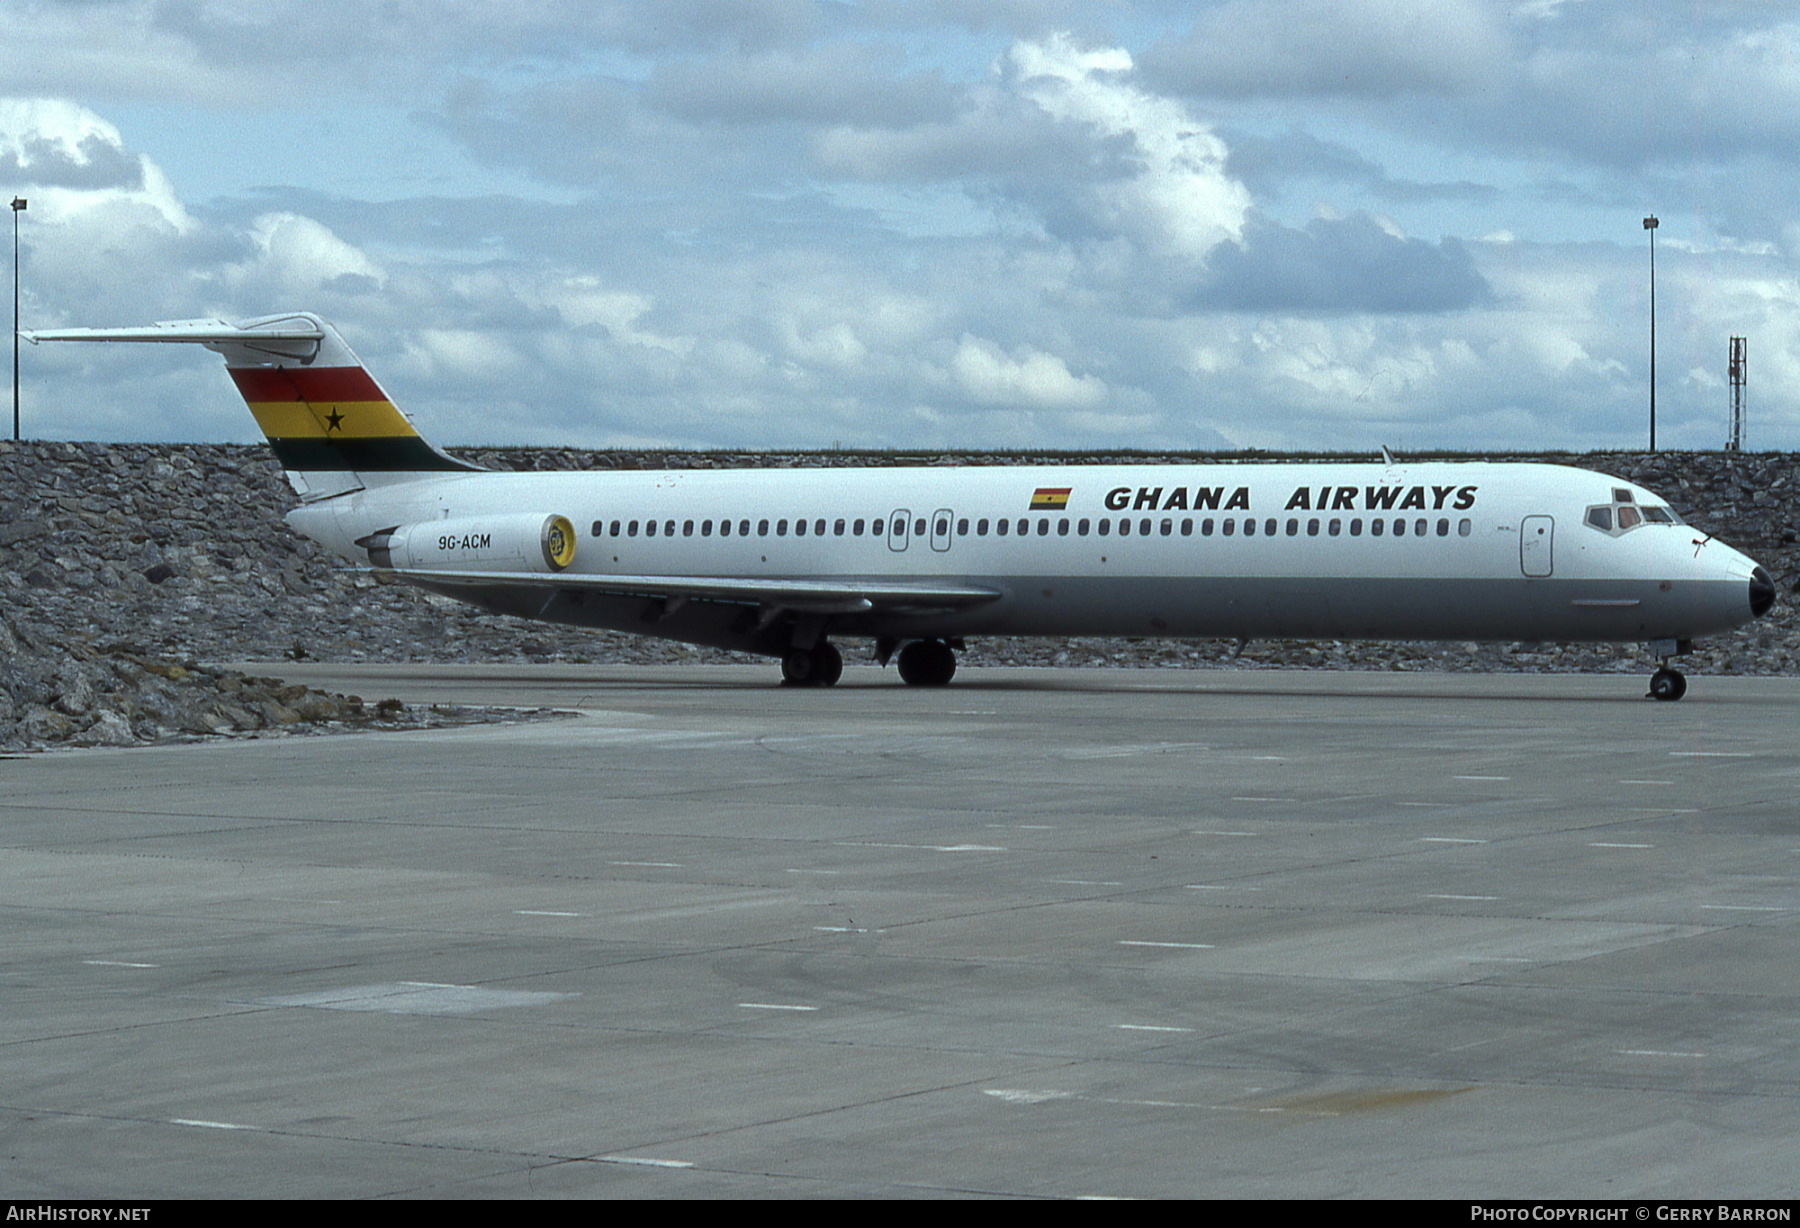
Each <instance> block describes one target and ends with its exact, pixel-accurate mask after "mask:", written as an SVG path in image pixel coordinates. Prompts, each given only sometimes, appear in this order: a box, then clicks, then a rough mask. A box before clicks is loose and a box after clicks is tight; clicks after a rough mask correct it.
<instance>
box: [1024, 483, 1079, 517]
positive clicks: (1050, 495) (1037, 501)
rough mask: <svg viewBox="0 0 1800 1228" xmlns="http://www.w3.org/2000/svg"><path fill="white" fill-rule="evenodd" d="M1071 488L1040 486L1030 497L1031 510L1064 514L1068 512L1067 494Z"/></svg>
mask: <svg viewBox="0 0 1800 1228" xmlns="http://www.w3.org/2000/svg"><path fill="white" fill-rule="evenodd" d="M1073 489H1075V488H1074V487H1072V486H1040V487H1038V488H1037V490H1036V491H1035V492H1033V494H1032V496H1031V510H1032V511H1034V512H1066V511H1068V510H1069V492H1070V491H1072V490H1073Z"/></svg>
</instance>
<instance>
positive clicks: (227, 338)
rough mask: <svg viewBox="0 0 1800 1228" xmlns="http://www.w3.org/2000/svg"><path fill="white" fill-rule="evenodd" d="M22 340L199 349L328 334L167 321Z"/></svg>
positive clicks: (303, 326) (49, 332) (60, 331)
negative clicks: (176, 344) (157, 344)
mask: <svg viewBox="0 0 1800 1228" xmlns="http://www.w3.org/2000/svg"><path fill="white" fill-rule="evenodd" d="M19 336H21V337H23V338H25V340H27V341H29V342H31V344H33V345H36V344H37V343H38V342H40V341H186V342H189V343H191V344H195V345H216V344H221V343H236V344H239V345H243V344H252V343H259V342H269V341H311V342H315V343H316V342H318V341H322V340H324V337H325V330H324V329H322V328H320V327H319V326H318V325H316V324H307V323H305V322H303V321H296V322H294V323H289V324H287V325H285V326H284V327H282V328H244V327H242V326H240V325H236V324H227V323H226V322H225V321H223V320H164V321H161V322H160V323H156V324H151V325H149V326H147V327H140V328H38V329H31V330H28V331H26V332H22V333H20V334H19Z"/></svg>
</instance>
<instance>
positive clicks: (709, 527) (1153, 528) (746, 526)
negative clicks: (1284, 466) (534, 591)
mask: <svg viewBox="0 0 1800 1228" xmlns="http://www.w3.org/2000/svg"><path fill="white" fill-rule="evenodd" d="M676 523H677V522H675V521H673V520H662V521H658V520H646V521H642V522H641V524H642V530H643V535H644V536H645V537H657V536H662V537H674V536H675V535H676V531H677V530H676ZM1034 523H1035V524H1036V525H1037V530H1036V531H1037V535H1038V536H1039V537H1049V536H1050V535H1051V534H1052V533H1054V534H1056V536H1058V537H1067V536H1069V534H1070V532H1071V531H1073V532H1074V534H1075V536H1077V537H1087V536H1089V535H1090V534H1094V533H1097V534H1098V535H1099V536H1101V537H1110V536H1112V535H1113V533H1114V532H1115V529H1116V532H1117V533H1118V535H1119V536H1120V537H1130V536H1132V535H1133V534H1134V533H1135V534H1136V535H1137V536H1139V537H1150V536H1156V535H1160V536H1162V537H1173V536H1174V535H1175V534H1176V532H1177V527H1176V526H1177V524H1179V526H1180V528H1179V532H1180V535H1181V536H1182V537H1192V536H1193V535H1194V527H1195V522H1194V518H1193V517H1192V516H1184V517H1182V518H1181V520H1180V521H1179V522H1178V521H1176V520H1175V519H1174V518H1173V517H1169V516H1164V517H1162V518H1161V519H1160V520H1158V519H1156V518H1155V517H1151V516H1145V517H1142V518H1140V519H1138V520H1136V521H1134V520H1132V518H1131V517H1129V516H1121V517H1120V518H1119V520H1118V521H1117V524H1116V526H1115V523H1114V521H1113V520H1112V519H1111V518H1110V517H1101V518H1100V519H1099V520H1098V521H1094V520H1089V519H1088V518H1086V517H1083V518H1081V519H1080V520H1070V519H1068V518H1067V517H1057V518H1055V519H1052V518H1050V517H1047V516H1046V517H1039V518H1036V519H1035V521H1034V520H1033V519H1032V518H1030V517H1023V516H1022V517H1020V518H1019V519H1018V520H1017V521H1016V522H1015V521H1012V520H994V521H989V520H988V519H986V518H985V517H984V518H982V519H980V520H977V521H975V536H976V537H986V536H988V534H989V533H990V532H992V534H993V535H994V536H995V537H1006V536H1008V535H1012V536H1017V537H1024V536H1027V535H1028V534H1029V533H1031V532H1032V528H1031V526H1032V525H1033V524H1034ZM639 525H640V522H639V521H636V520H624V521H620V520H615V521H612V522H611V524H610V525H609V524H608V523H607V522H606V521H603V520H596V521H594V526H593V535H594V536H595V537H603V536H611V537H636V536H637V535H638V532H639ZM734 525H735V528H734ZM828 525H829V530H830V534H831V535H832V536H834V537H843V536H845V535H848V536H851V537H865V536H868V537H883V536H886V535H887V533H888V523H887V520H886V518H885V517H876V518H873V519H869V520H844V519H838V520H834V521H825V520H812V521H807V520H795V521H793V522H791V528H792V532H793V535H794V536H795V537H805V536H807V535H808V534H809V533H810V534H811V535H812V536H814V537H824V536H826V532H827V526H828ZM1134 525H1135V526H1136V527H1135V528H1134V527H1133V526H1134ZM1259 525H1260V526H1261V527H1260V528H1259V527H1258V526H1259ZM1450 525H1451V521H1450V518H1449V517H1447V516H1440V517H1439V518H1438V519H1437V521H1436V522H1435V524H1434V523H1433V521H1432V520H1431V519H1429V518H1428V517H1425V516H1419V517H1416V518H1415V519H1412V520H1408V519H1407V518H1406V517H1404V516H1396V517H1393V518H1392V519H1382V518H1381V517H1373V518H1371V519H1370V520H1368V521H1367V522H1366V523H1365V522H1364V520H1363V518H1362V517H1360V516H1352V517H1350V518H1349V519H1348V520H1347V521H1346V519H1345V518H1344V517H1341V516H1333V517H1331V518H1330V519H1324V518H1322V517H1318V516H1308V517H1306V518H1305V519H1304V520H1302V519H1301V518H1300V517H1298V516H1289V517H1287V519H1286V520H1285V522H1284V521H1283V520H1282V519H1280V518H1278V517H1275V516H1270V517H1267V518H1266V519H1264V520H1261V521H1259V520H1257V519H1256V518H1255V517H1253V516H1246V517H1245V518H1244V519H1243V520H1242V521H1239V520H1237V519H1236V518H1235V517H1231V516H1227V517H1225V518H1223V519H1221V520H1215V519H1214V518H1213V517H1211V516H1208V517H1206V518H1204V519H1202V520H1201V521H1200V522H1199V528H1200V536H1201V537H1211V536H1213V535H1214V533H1218V534H1219V535H1220V536H1223V537H1235V536H1237V535H1238V534H1239V533H1240V532H1241V533H1242V535H1243V536H1245V537H1255V536H1257V535H1258V533H1260V534H1261V535H1262V536H1264V537H1275V536H1278V535H1280V534H1281V533H1282V532H1283V531H1284V530H1285V532H1286V534H1287V536H1289V537H1298V536H1300V534H1301V532H1302V526H1304V532H1305V534H1306V536H1308V537H1317V536H1319V534H1320V532H1321V531H1323V532H1324V534H1325V535H1326V536H1327V537H1339V536H1342V535H1343V533H1344V531H1345V529H1346V528H1348V529H1349V533H1350V536H1351V537H1361V536H1363V534H1364V532H1365V531H1366V532H1367V533H1368V535H1369V536H1370V537H1382V536H1392V537H1405V536H1407V535H1408V534H1409V533H1410V534H1411V535H1412V536H1413V537H1426V536H1429V535H1430V534H1431V533H1432V532H1433V531H1434V530H1435V531H1436V534H1437V536H1439V537H1448V536H1450V532H1451V529H1450ZM1053 526H1054V527H1053ZM1409 526H1410V528H1409ZM697 527H698V529H699V532H700V536H701V537H711V536H712V535H713V532H714V527H715V525H714V522H713V521H711V520H702V521H699V522H698V523H697ZM770 527H771V522H770V521H767V520H758V521H757V522H756V534H755V535H756V536H757V537H767V536H769V530H770ZM695 528H696V522H695V521H692V520H684V521H681V522H680V533H681V536H683V537H692V536H694V531H695ZM773 528H774V532H775V536H776V537H786V536H787V535H788V533H789V529H790V522H789V521H787V520H777V521H774V522H773ZM926 528H927V525H926V521H925V518H924V517H920V518H919V519H918V520H917V521H915V522H914V523H913V525H912V532H913V535H914V536H916V537H923V536H924V535H925V531H926ZM717 531H718V535H719V536H720V537H731V536H733V534H734V533H735V534H736V536H738V537H749V536H751V532H750V521H748V520H739V521H735V522H734V521H730V520H720V521H718V522H717ZM906 531H907V524H906V521H905V520H904V519H900V518H896V519H895V521H894V525H893V532H894V535H895V536H905V534H906ZM956 532H957V535H958V536H960V537H967V536H968V535H969V519H968V517H966V516H965V517H963V518H962V519H960V520H958V521H957V522H956ZM1472 532H1474V524H1473V523H1472V522H1471V521H1470V520H1469V519H1468V518H1467V517H1464V518H1462V519H1460V520H1458V521H1456V534H1457V536H1459V537H1467V536H1469V535H1470V534H1471V533H1472ZM948 533H949V523H948V522H947V521H946V520H943V519H940V520H939V521H938V524H937V534H938V536H940V537H944V536H947V535H948Z"/></svg>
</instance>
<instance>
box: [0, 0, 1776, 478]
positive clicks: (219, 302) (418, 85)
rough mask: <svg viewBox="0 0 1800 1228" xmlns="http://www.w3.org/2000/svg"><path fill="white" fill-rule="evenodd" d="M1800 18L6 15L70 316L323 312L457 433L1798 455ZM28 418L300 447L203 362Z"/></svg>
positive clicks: (119, 368)
mask: <svg viewBox="0 0 1800 1228" xmlns="http://www.w3.org/2000/svg"><path fill="white" fill-rule="evenodd" d="M1797 137H1800V19H1796V18H1795V17H1794V16H1793V15H1792V14H1791V12H1790V9H1789V7H1788V6H1786V5H1776V4H1766V3H1743V4H1733V3H1729V2H1721V3H1709V4H1705V5H1697V4H1694V3H1691V0H1689V2H1683V3H1669V2H1666V0H1620V2H1618V3H1611V2H1606V0H1524V2H1521V3H1506V2H1500V0H1493V2H1489V0H1226V2H1225V3H1196V2H1195V0H1183V2H1182V3H1178V4H1173V3H1172V4H1154V3H1125V2H1122V0H1121V2H1118V3H1105V2H1103V0H1090V2H1088V3H1072V2H1063V0H987V2H975V0H914V2H912V3H902V2H899V0H863V2H861V3H848V2H846V3H822V2H815V0H663V2H662V3H642V4H640V3H628V2H622V0H621V2H610V3H609V2H607V0H506V2H491V3H490V2H488V0H386V2H385V3H380V4H369V3H366V2H362V3H355V4H352V3H344V2H341V0H259V3H257V4H254V5H251V4H247V3H244V2H243V0H0V193H4V194H5V195H6V196H12V195H20V196H24V197H26V198H28V199H29V201H30V207H29V209H28V211H27V212H26V213H25V214H24V215H23V216H22V218H21V219H20V220H21V223H22V226H21V236H22V245H23V252H24V257H23V266H24V305H23V324H24V326H25V327H27V328H31V327H55V326H60V325H126V324H140V323H147V322H149V321H152V320H166V319H184V318H195V317H203V316H219V317H223V318H226V319H242V318H247V317H251V316H256V315H263V314H268V313H272V312H276V311H281V310H288V309H295V308H303V309H310V310H314V311H317V312H319V313H321V314H322V315H325V316H326V317H328V318H330V319H332V320H333V321H335V322H336V323H337V324H338V325H339V326H340V328H341V329H342V330H343V331H344V333H345V334H346V336H347V337H348V338H349V340H350V342H351V344H352V345H353V346H354V347H355V348H356V349H357V351H358V353H359V354H360V355H361V356H362V358H363V360H364V361H365V362H366V363H367V364H368V366H369V367H370V369H371V370H372V371H373V372H374V374H375V375H376V377H377V378H378V379H380V380H381V381H382V382H383V383H384V384H385V385H386V386H387V388H388V391H389V392H390V393H391V394H392V395H393V396H394V397H395V399H396V400H397V401H398V402H400V404H401V405H402V406H403V407H404V408H406V409H408V410H409V411H411V412H412V413H413V414H414V416H415V417H416V418H417V419H418V420H419V422H420V424H421V426H422V428H423V429H425V430H426V431H427V433H428V434H431V435H433V436H434V437H435V438H438V439H440V440H441V441H443V442H445V443H448V444H451V445H455V444H458V443H462V444H478V443H557V442H567V443H576V444H584V445H595V446H604V445H653V446H662V445H666V446H674V447H761V446H768V447H830V446H833V445H842V446H844V447H900V448H905V447H915V446H919V447H937V446H944V445H951V446H967V447H1071V448H1077V447H1122V448H1147V449H1156V448H1212V447H1220V446H1230V447H1244V448H1270V449H1329V450H1343V451H1373V450H1375V449H1377V448H1379V447H1380V446H1381V445H1383V444H1386V445H1388V446H1390V447H1394V448H1397V449H1406V448H1421V449H1423V448H1534V449H1535V448H1590V447H1604V448H1612V447H1620V448H1624V447H1639V446H1642V445H1643V443H1644V441H1645V437H1646V434H1647V422H1648V395H1649V394H1648V385H1649V370H1648V368H1649V342H1648V333H1649V303H1648V264H1649V248H1648V243H1647V236H1646V234H1645V232H1644V229H1643V224H1642V223H1643V218H1644V216H1645V215H1646V214H1649V213H1655V214H1657V215H1658V216H1659V217H1660V218H1661V221H1662V225H1661V228H1660V229H1659V231H1658V232H1657V252H1656V256H1657V266H1656V268H1657V312H1658V373H1659V379H1658V438H1659V442H1660V443H1661V444H1662V445H1663V446H1664V447H1698V448H1713V447H1717V446H1719V445H1720V444H1721V443H1722V442H1723V440H1724V438H1725V434H1726V429H1727V405H1728V390H1727V386H1726V381H1725V363H1726V347H1727V339H1728V338H1729V337H1730V336H1731V335H1733V334H1742V335H1746V336H1748V338H1749V355H1750V364H1749V370H1750V384H1749V397H1748V401H1749V409H1750V419H1749V422H1750V425H1749V431H1748V443H1749V445H1750V446H1751V447H1754V448H1783V449H1792V448H1797V447H1800V278H1797V277H1796V272H1797V270H1800V225H1797V224H1796V220H1795V211H1796V208H1800V205H1797V203H1796V202H1800V139H1796V138H1797ZM24 372H25V376H24V378H25V416H26V427H27V432H28V433H29V434H34V435H39V436H47V437H52V438H66V439H114V440H122V439H197V440H217V439H253V438H255V437H256V436H255V428H254V425H253V424H252V423H251V422H250V420H249V418H248V415H247V414H246V413H245V412H244V410H243V408H242V406H241V404H239V403H237V402H236V399H235V394H234V393H233V392H232V391H231V388H230V385H229V383H228V381H227V380H226V379H225V378H224V376H223V374H222V372H221V370H220V369H219V366H218V360H217V359H216V358H215V357H214V356H213V355H211V354H209V353H206V352H204V351H198V350H190V349H187V348H185V347H180V348H175V347H169V348H163V347H156V348H152V347H99V346H68V345H65V346H51V345H44V346H39V347H36V348H33V347H30V346H27V347H25V349H24Z"/></svg>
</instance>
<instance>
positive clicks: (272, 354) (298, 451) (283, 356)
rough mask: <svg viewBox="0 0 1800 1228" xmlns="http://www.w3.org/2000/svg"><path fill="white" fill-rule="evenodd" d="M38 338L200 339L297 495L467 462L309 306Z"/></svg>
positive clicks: (322, 494) (34, 335) (457, 467)
mask: <svg viewBox="0 0 1800 1228" xmlns="http://www.w3.org/2000/svg"><path fill="white" fill-rule="evenodd" d="M21 335H22V336H23V337H24V338H25V339H26V340H27V341H30V342H31V343H33V344H34V345H35V344H36V343H37V342H40V341H152V342H164V343H166V342H186V343H188V344H191V345H203V346H205V347H206V348H207V349H209V350H214V351H216V352H218V353H220V354H222V355H224V357H225V365H226V367H227V368H228V369H229V370H230V372H231V379H232V382H233V383H235V384H236V385H237V389H238V392H239V393H241V394H242V395H243V398H244V401H245V403H246V404H247V405H249V407H250V412H251V413H252V414H253V415H255V417H256V424H257V425H258V426H260V427H261V428H262V432H263V434H264V435H265V436H267V437H268V440H269V446H270V447H271V448H273V449H274V450H275V457H276V459H277V460H279V461H280V462H281V466H282V468H283V469H285V470H286V471H287V475H288V481H289V482H291V483H292V484H293V487H294V489H295V490H296V491H297V492H299V494H300V496H301V498H303V499H309V500H310V499H322V498H328V497H330V496H332V495H338V494H344V493H347V492H349V491H352V490H359V489H362V488H363V487H364V486H368V485H377V484H380V483H383V482H387V481H393V480H396V479H403V478H405V477H406V476H408V475H412V474H420V473H433V474H441V473H446V472H453V471H463V470H472V469H476V468H477V466H475V465H470V464H467V463H465V462H463V461H459V460H457V459H456V458H455V457H453V456H449V455H447V454H446V453H444V452H442V451H440V450H439V449H437V448H436V447H434V446H433V445H432V444H431V443H430V442H429V441H428V440H427V439H425V437H424V436H422V435H420V434H419V432H418V428H416V427H415V426H413V424H412V420H411V419H410V418H408V417H407V416H406V415H405V414H404V413H402V412H401V411H400V410H399V409H398V408H397V407H396V406H395V405H394V402H393V401H392V400H391V399H389V397H388V395H387V393H385V392H383V391H382V390H381V385H380V384H378V383H376V382H375V378H374V376H372V375H370V374H369V373H368V371H367V370H365V369H364V368H363V365H362V363H361V362H360V361H359V360H358V359H357V357H356V355H355V354H354V353H353V352H352V351H351V349H350V347H349V346H348V345H347V344H345V342H344V339H343V337H341V336H339V335H338V331H337V330H336V329H335V328H333V327H332V326H331V325H330V324H327V323H326V322H325V321H324V320H321V319H320V318H319V317H318V316H315V315H312V314H311V313H309V312H290V313H287V314H284V315H275V316H263V317H262V318H260V319H255V320H245V321H243V322H242V323H239V324H227V323H226V322H225V321H223V320H174V321H169V322H167V323H161V324H153V325H151V326H150V327H148V328H62V329H39V330H36V331H33V332H27V333H23V334H21Z"/></svg>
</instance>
